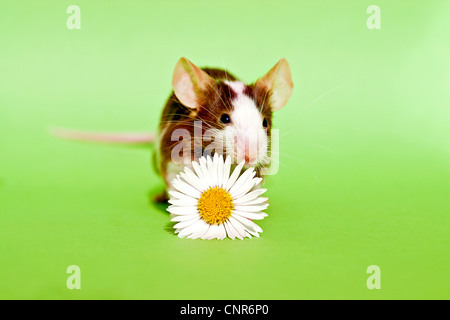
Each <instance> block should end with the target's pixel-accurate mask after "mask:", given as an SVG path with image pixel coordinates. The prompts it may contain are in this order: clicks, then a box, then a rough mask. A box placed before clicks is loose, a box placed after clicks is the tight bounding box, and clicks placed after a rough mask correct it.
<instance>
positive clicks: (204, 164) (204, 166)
mask: <svg viewBox="0 0 450 320" xmlns="http://www.w3.org/2000/svg"><path fill="white" fill-rule="evenodd" d="M199 161H200V168H201V169H202V173H203V179H205V182H206V184H207V185H208V187H211V186H212V185H213V183H212V179H211V174H210V173H209V171H208V164H207V162H206V159H205V157H201V158H200V160H199Z"/></svg>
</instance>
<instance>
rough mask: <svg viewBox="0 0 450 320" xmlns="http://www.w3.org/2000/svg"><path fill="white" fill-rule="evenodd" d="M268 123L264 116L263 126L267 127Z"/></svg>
mask: <svg viewBox="0 0 450 320" xmlns="http://www.w3.org/2000/svg"><path fill="white" fill-rule="evenodd" d="M268 125H269V123H268V122H267V119H266V118H264V120H263V127H264V128H267V126H268Z"/></svg>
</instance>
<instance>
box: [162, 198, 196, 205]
mask: <svg viewBox="0 0 450 320" xmlns="http://www.w3.org/2000/svg"><path fill="white" fill-rule="evenodd" d="M168 202H169V203H170V204H173V205H176V206H196V205H197V204H198V200H197V199H194V198H190V199H183V200H179V199H170V200H169V201H168Z"/></svg>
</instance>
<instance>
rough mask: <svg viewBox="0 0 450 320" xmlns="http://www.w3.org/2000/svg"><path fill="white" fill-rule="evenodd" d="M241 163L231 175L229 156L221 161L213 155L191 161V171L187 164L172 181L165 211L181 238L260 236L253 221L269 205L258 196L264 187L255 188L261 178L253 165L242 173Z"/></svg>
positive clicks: (262, 215) (258, 218) (265, 199)
mask: <svg viewBox="0 0 450 320" xmlns="http://www.w3.org/2000/svg"><path fill="white" fill-rule="evenodd" d="M243 166H244V162H241V163H240V164H238V165H237V166H236V168H235V169H234V171H233V173H231V174H230V171H231V158H230V157H229V156H228V157H227V158H226V159H225V161H224V159H223V157H222V156H219V155H217V154H215V155H214V158H211V157H210V156H208V157H207V158H205V157H202V158H200V159H199V161H198V162H195V161H193V162H192V168H193V170H191V169H190V168H188V167H186V168H185V169H184V172H181V173H180V174H179V175H178V176H177V177H176V178H175V179H174V180H173V182H172V186H173V188H174V189H175V190H171V191H169V194H170V196H171V198H170V200H169V203H170V204H171V205H170V206H169V207H168V208H167V210H168V211H169V212H170V217H171V221H174V222H176V224H175V225H174V228H175V233H178V236H179V237H180V238H191V239H196V238H201V239H219V240H222V239H224V238H226V237H229V238H231V239H235V238H239V239H243V238H245V237H248V238H251V237H252V236H255V237H259V233H260V232H262V229H261V228H260V227H259V226H258V225H257V224H256V223H254V222H253V221H252V220H260V219H263V218H264V217H266V216H267V214H266V213H264V212H262V210H264V209H266V208H267V207H268V206H269V204H268V203H267V198H264V197H260V196H261V194H263V193H264V192H266V189H258V188H255V187H256V186H258V185H259V183H260V182H261V181H262V178H255V175H256V172H255V170H254V168H252V167H250V168H248V169H246V170H245V171H244V172H243V173H242V174H241V171H242V168H243Z"/></svg>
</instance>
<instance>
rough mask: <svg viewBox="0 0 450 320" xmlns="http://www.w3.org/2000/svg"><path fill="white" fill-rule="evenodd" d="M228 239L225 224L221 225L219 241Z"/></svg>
mask: <svg viewBox="0 0 450 320" xmlns="http://www.w3.org/2000/svg"><path fill="white" fill-rule="evenodd" d="M226 237H227V232H226V231H225V225H224V224H223V223H222V224H219V231H218V236H217V239H219V240H223V239H225V238H226Z"/></svg>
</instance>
